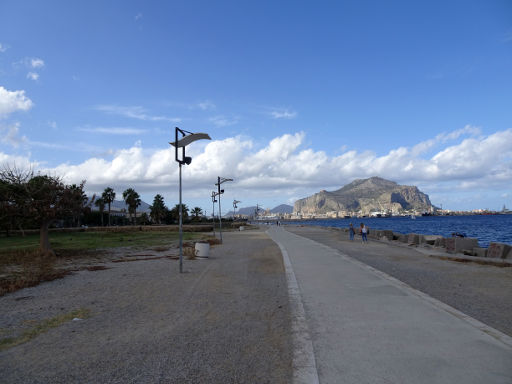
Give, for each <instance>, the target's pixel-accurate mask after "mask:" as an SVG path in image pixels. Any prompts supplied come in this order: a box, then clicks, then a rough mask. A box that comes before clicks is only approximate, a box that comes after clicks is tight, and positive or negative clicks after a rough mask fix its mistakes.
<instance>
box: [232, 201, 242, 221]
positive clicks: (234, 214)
mask: <svg viewBox="0 0 512 384" xmlns="http://www.w3.org/2000/svg"><path fill="white" fill-rule="evenodd" d="M238 203H241V201H240V200H233V220H235V217H236V209H237V208H238V206H237V204H238Z"/></svg>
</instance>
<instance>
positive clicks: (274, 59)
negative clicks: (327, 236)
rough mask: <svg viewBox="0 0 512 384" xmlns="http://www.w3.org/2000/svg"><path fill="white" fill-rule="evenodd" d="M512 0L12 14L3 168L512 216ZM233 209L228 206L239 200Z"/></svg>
mask: <svg viewBox="0 0 512 384" xmlns="http://www.w3.org/2000/svg"><path fill="white" fill-rule="evenodd" d="M511 89H512V3H511V2H510V1H506V0H504V1H477V0H475V1H450V2H446V1H425V2H411V1H388V2H382V1H328V2H327V1H315V2H313V1H311V2H306V1H303V2H297V1H289V2H288V1H281V2H270V1H268V2H267V1H258V2H247V1H218V2H210V1H151V2H143V1H110V2H104V1H87V2H69V1H44V2H42V1H23V0H21V1H20V0H17V1H11V0H3V1H2V2H1V3H0V164H10V165H12V164H16V165H17V166H18V167H32V168H33V169H36V170H41V171H43V172H51V173H53V174H58V175H61V176H63V177H64V178H65V180H66V181H68V182H79V181H80V180H82V179H86V180H87V184H86V189H87V191H88V192H90V193H94V192H101V191H102V190H103V189H104V188H106V187H107V186H111V187H114V189H115V190H116V192H117V193H118V196H119V197H121V195H122V191H123V190H124V189H126V188H127V187H133V188H135V189H136V190H137V191H138V192H139V193H140V194H141V195H142V197H143V199H144V200H145V201H147V202H148V203H151V202H152V200H153V197H154V195H155V194H156V193H160V194H162V195H163V196H164V197H165V200H166V202H167V204H168V205H170V206H173V205H174V204H176V203H177V200H178V188H177V180H178V177H177V169H178V167H177V164H176V163H175V162H174V160H173V153H172V152H171V150H170V149H169V148H170V147H169V145H168V142H169V141H171V140H172V137H173V134H174V127H175V126H179V127H180V128H182V129H185V130H188V131H192V132H207V133H209V134H210V136H211V137H212V139H213V140H212V141H211V142H206V141H202V142H196V143H194V144H192V145H191V146H190V147H189V148H188V152H189V153H190V154H192V157H193V162H192V164H191V165H190V166H187V167H185V169H184V175H183V177H184V196H185V197H184V201H185V203H186V204H188V205H190V206H200V207H202V208H204V209H205V210H207V211H208V212H211V201H210V198H209V195H210V193H211V190H213V189H214V183H215V180H216V178H217V176H223V177H230V178H233V179H234V182H233V183H230V184H229V185H226V188H225V190H226V193H225V195H224V196H223V198H224V199H225V200H226V201H232V200H233V199H237V200H241V201H242V203H241V204H240V206H249V205H255V204H256V203H259V204H261V205H263V206H266V207H273V206H275V205H278V204H281V203H289V204H290V203H293V201H294V200H296V199H298V198H302V197H305V196H308V195H310V194H312V193H314V192H318V191H319V190H320V189H327V190H333V189H337V188H340V187H341V186H343V185H344V184H347V183H349V182H351V181H353V180H354V179H357V178H366V177H371V176H381V177H384V178H387V179H390V180H394V181H396V182H398V183H400V184H408V185H418V186H419V187H420V189H421V190H422V191H423V192H425V193H427V194H428V195H429V196H430V198H431V201H432V202H433V203H434V204H436V205H437V206H440V205H441V204H442V205H443V208H447V209H474V208H490V209H501V208H502V206H503V204H506V205H507V207H511V206H512V191H511V185H512V112H511V111H512V94H511ZM229 205H230V204H228V206H229Z"/></svg>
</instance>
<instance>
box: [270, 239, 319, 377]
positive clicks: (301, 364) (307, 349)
mask: <svg viewBox="0 0 512 384" xmlns="http://www.w3.org/2000/svg"><path fill="white" fill-rule="evenodd" d="M269 231H270V230H267V231H266V232H265V233H266V234H267V235H268V236H269V237H270V238H271V239H272V240H273V241H274V242H275V243H276V244H277V245H278V246H279V249H281V254H282V255H283V264H284V268H285V272H286V282H287V284H288V298H289V301H290V310H291V316H292V334H293V380H292V382H293V383H294V384H319V382H320V381H319V379H318V371H317V368H316V360H315V353H314V350H313V342H312V340H311V335H310V333H309V328H308V324H307V321H306V313H305V311H304V305H303V304H302V297H301V294H300V289H299V285H298V284H297V279H296V278H295V273H294V272H293V268H292V264H291V262H290V258H289V257H288V252H287V251H286V249H285V248H284V246H283V245H282V244H280V243H279V242H278V241H276V240H275V239H273V238H272V236H271V235H270V233H269Z"/></svg>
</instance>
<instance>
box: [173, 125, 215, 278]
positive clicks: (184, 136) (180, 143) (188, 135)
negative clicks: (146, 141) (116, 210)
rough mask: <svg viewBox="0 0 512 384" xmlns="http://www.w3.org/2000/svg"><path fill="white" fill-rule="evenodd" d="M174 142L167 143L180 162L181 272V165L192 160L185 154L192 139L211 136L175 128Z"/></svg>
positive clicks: (181, 251) (181, 220)
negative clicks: (179, 137) (172, 148)
mask: <svg viewBox="0 0 512 384" xmlns="http://www.w3.org/2000/svg"><path fill="white" fill-rule="evenodd" d="M174 133H175V135H174V138H175V140H174V143H169V144H171V145H172V146H174V149H175V152H174V154H175V160H176V161H177V162H178V163H179V164H180V208H179V217H180V273H183V207H182V203H181V166H182V165H183V164H187V165H189V164H190V163H191V162H192V158H191V157H188V156H185V147H186V146H187V145H189V144H191V143H193V142H194V141H197V140H201V139H206V140H211V137H210V136H209V135H208V134H207V133H192V132H188V131H185V130H183V129H179V128H178V127H176V128H175V132H174ZM178 133H179V134H180V135H181V139H180V140H178ZM178 148H181V158H180V156H179V152H180V151H179V150H178Z"/></svg>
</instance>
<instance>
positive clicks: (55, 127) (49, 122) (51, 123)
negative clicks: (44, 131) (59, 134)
mask: <svg viewBox="0 0 512 384" xmlns="http://www.w3.org/2000/svg"><path fill="white" fill-rule="evenodd" d="M48 126H49V127H50V128H52V129H57V122H56V121H48Z"/></svg>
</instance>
